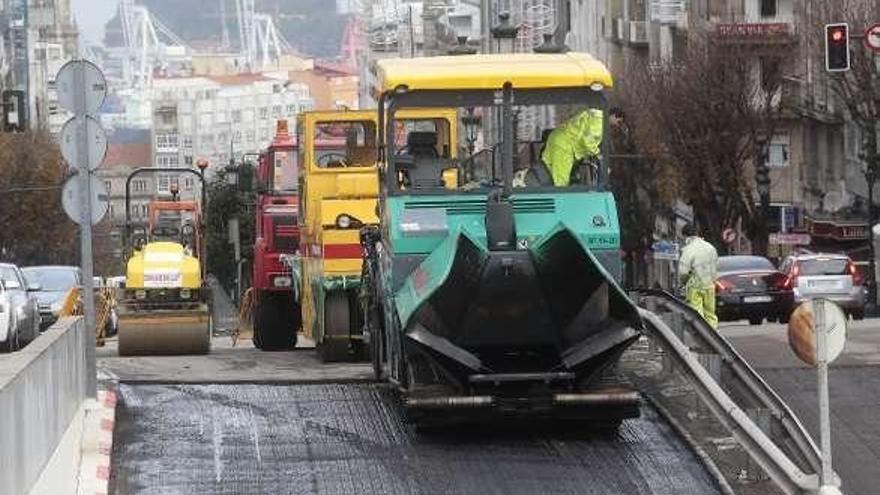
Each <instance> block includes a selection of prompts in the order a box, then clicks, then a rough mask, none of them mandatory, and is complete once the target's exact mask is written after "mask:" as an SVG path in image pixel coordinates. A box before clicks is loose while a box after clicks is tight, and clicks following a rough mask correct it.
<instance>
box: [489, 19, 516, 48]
mask: <svg viewBox="0 0 880 495" xmlns="http://www.w3.org/2000/svg"><path fill="white" fill-rule="evenodd" d="M490 32H491V33H492V38H494V39H495V45H496V51H497V53H513V45H514V40H515V39H516V36H517V34H518V29H517V27H516V26H514V25H513V24H511V23H510V14H509V13H507V12H502V13H500V14H498V24H496V25H495V27H493V28H492V29H491V30H490Z"/></svg>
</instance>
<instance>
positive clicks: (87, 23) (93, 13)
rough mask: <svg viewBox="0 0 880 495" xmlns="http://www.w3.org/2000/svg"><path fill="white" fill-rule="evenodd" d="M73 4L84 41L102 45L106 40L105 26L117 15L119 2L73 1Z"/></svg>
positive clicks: (105, 0)
mask: <svg viewBox="0 0 880 495" xmlns="http://www.w3.org/2000/svg"><path fill="white" fill-rule="evenodd" d="M71 4H72V5H73V15H74V16H75V17H76V22H77V24H79V29H80V31H81V33H82V37H83V38H84V41H85V42H86V43H88V44H100V43H101V41H102V40H103V39H104V24H105V23H106V22H107V21H109V20H110V19H111V18H112V17H113V15H114V14H115V13H116V8H117V4H118V0H71Z"/></svg>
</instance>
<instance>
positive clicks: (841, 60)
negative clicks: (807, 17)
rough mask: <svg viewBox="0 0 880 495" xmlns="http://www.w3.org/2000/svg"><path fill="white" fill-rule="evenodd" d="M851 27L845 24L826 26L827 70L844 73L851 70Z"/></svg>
mask: <svg viewBox="0 0 880 495" xmlns="http://www.w3.org/2000/svg"><path fill="white" fill-rule="evenodd" d="M849 57H850V54H849V25H848V24H846V23H845V22H840V23H836V24H826V25H825V69H826V70H827V71H828V72H844V71H848V70H849V69H850V58H849Z"/></svg>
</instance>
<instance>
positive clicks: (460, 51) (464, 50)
mask: <svg viewBox="0 0 880 495" xmlns="http://www.w3.org/2000/svg"><path fill="white" fill-rule="evenodd" d="M456 39H457V40H458V44H457V45H455V46H454V47H452V48H451V49H450V50H449V52H448V54H449V55H473V54H475V53H477V49H476V48H473V47H470V46H468V44H467V40H468V37H467V36H459V37H457V38H456Z"/></svg>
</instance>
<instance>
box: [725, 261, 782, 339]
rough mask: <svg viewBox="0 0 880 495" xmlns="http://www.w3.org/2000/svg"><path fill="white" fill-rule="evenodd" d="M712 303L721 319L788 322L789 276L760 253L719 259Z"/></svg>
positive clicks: (756, 323)
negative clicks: (759, 254) (713, 302)
mask: <svg viewBox="0 0 880 495" xmlns="http://www.w3.org/2000/svg"><path fill="white" fill-rule="evenodd" d="M715 306H716V310H717V312H718V318H719V319H720V320H721V321H733V320H742V319H746V320H749V323H751V324H752V325H760V324H761V323H763V322H764V319H765V318H766V319H767V320H768V321H779V322H782V323H785V322H788V317H789V315H790V314H791V311H792V309H793V308H794V291H793V290H792V287H791V283H790V282H789V281H788V278H787V277H786V276H785V274H783V273H782V272H780V271H779V270H777V269H776V268H774V267H773V263H771V262H770V260H768V259H767V258H763V257H761V256H722V257H720V258H718V280H717V281H716V282H715Z"/></svg>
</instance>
